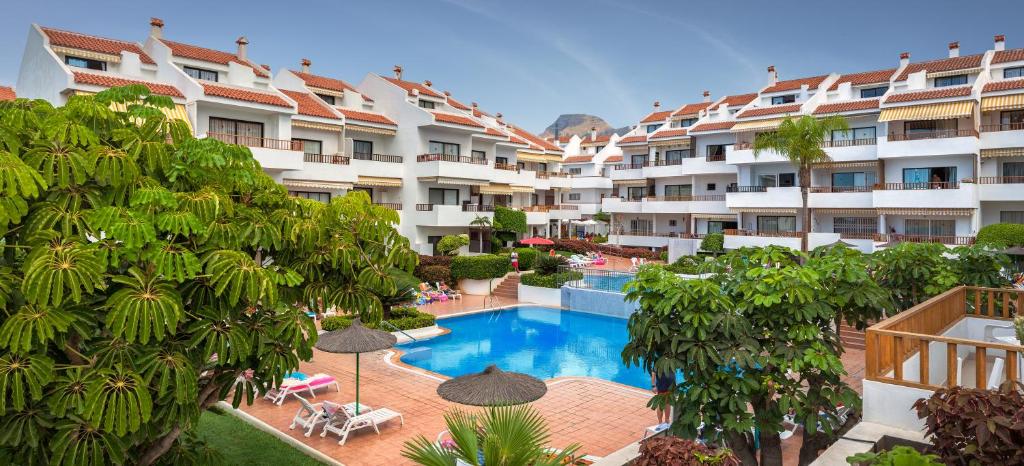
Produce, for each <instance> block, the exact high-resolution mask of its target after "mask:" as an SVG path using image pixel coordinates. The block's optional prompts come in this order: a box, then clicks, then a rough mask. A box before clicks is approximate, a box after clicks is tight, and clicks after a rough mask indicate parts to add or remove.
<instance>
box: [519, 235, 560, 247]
mask: <svg viewBox="0 0 1024 466" xmlns="http://www.w3.org/2000/svg"><path fill="white" fill-rule="evenodd" d="M520 243H522V244H526V245H530V246H551V245H552V244H555V242H554V241H551V240H549V239H547V238H541V237H539V236H534V237H533V238H526V239H524V240H522V241H520Z"/></svg>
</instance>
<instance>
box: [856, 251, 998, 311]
mask: <svg viewBox="0 0 1024 466" xmlns="http://www.w3.org/2000/svg"><path fill="white" fill-rule="evenodd" d="M873 256H874V260H873V261H872V262H873V264H874V265H873V274H874V277H875V279H876V280H877V281H878V283H879V284H880V285H881V286H883V287H884V288H886V289H888V290H890V291H891V293H892V296H893V301H894V306H895V309H894V311H895V312H891V313H890V314H895V313H896V312H899V311H904V310H906V309H909V308H911V307H913V306H914V305H916V304H918V303H921V302H923V301H925V300H927V299H928V298H931V297H932V296H935V295H937V294H939V293H942V292H943V291H946V290H948V289H950V288H952V287H954V286H956V285H971V286H987V287H1001V286H1006V285H1008V284H1009V280H1008V278H1007V277H1006V276H1005V275H1004V274H1005V273H1006V270H1007V269H1008V267H1009V266H1010V259H1009V257H1008V256H1007V255H1006V254H1003V253H1002V252H999V251H997V250H995V249H992V248H990V247H988V246H983V245H972V246H959V247H956V248H952V249H950V248H947V247H946V246H943V245H942V244H938V243H900V244H897V245H894V246H892V247H888V248H885V249H883V250H880V251H876V252H875V253H874V254H873Z"/></svg>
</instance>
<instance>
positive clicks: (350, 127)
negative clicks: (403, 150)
mask: <svg viewBox="0 0 1024 466" xmlns="http://www.w3.org/2000/svg"><path fill="white" fill-rule="evenodd" d="M345 128H346V129H348V130H349V131H359V132H360V133H368V134H383V135H385V136H394V135H395V134H397V133H398V132H397V131H396V130H393V129H388V128H374V127H372V126H362V125H353V124H346V125H345Z"/></svg>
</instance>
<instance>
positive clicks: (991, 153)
mask: <svg viewBox="0 0 1024 466" xmlns="http://www.w3.org/2000/svg"><path fill="white" fill-rule="evenodd" d="M995 157H1024V147H1003V148H999V149H982V150H981V158H983V159H991V158H995Z"/></svg>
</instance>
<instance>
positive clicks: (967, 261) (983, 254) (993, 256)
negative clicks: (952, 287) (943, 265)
mask: <svg viewBox="0 0 1024 466" xmlns="http://www.w3.org/2000/svg"><path fill="white" fill-rule="evenodd" d="M952 253H953V254H954V255H955V256H956V257H955V258H951V259H950V260H951V261H952V263H953V273H954V274H956V276H957V279H958V281H957V284H959V285H972V286H985V287H990V288H999V287H1003V286H1006V284H1007V283H1008V282H1009V279H1008V278H1007V277H1006V276H1004V275H1003V273H1004V272H1003V271H1004V270H1007V269H1008V268H1009V267H1010V257H1009V256H1007V255H1006V254H1003V253H1001V252H997V251H995V250H994V249H990V248H988V247H985V246H959V247H956V248H953V251H952Z"/></svg>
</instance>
